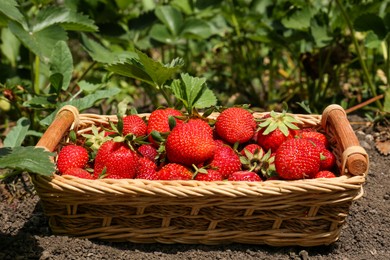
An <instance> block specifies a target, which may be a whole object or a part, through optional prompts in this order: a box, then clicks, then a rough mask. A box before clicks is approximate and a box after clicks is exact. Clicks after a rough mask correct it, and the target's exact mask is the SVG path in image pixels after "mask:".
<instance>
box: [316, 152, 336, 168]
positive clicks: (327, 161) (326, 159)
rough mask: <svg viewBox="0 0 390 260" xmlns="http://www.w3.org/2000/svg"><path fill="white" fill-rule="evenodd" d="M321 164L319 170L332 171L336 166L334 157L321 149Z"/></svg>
mask: <svg viewBox="0 0 390 260" xmlns="http://www.w3.org/2000/svg"><path fill="white" fill-rule="evenodd" d="M320 158H321V164H320V170H328V171H330V170H332V169H333V168H334V166H335V165H336V156H335V155H334V154H333V153H332V152H331V151H329V150H327V149H323V150H322V151H321V152H320Z"/></svg>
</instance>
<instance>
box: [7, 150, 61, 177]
mask: <svg viewBox="0 0 390 260" xmlns="http://www.w3.org/2000/svg"><path fill="white" fill-rule="evenodd" d="M50 156H54V153H50V152H48V151H45V150H44V149H43V148H35V147H33V146H28V147H23V146H19V147H15V148H11V147H4V148H0V169H5V168H8V169H17V170H22V171H27V172H31V173H36V174H41V175H45V176H50V175H52V173H53V172H54V171H55V164H54V163H53V162H52V160H50Z"/></svg>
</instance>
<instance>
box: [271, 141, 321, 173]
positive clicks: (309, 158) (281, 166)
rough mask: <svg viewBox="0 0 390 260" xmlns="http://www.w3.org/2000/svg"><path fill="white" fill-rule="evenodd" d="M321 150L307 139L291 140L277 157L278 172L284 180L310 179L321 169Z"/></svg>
mask: <svg viewBox="0 0 390 260" xmlns="http://www.w3.org/2000/svg"><path fill="white" fill-rule="evenodd" d="M320 162H321V159H320V150H319V149H318V147H317V146H316V145H315V144H314V143H313V142H311V141H310V140H307V139H300V138H298V139H289V140H287V141H285V142H284V143H283V144H281V145H280V147H279V148H278V150H277V151H276V155H275V167H276V172H277V173H278V174H279V176H280V177H281V178H282V179H286V180H297V179H304V178H310V177H312V176H313V175H314V174H316V173H317V172H318V171H319V169H320Z"/></svg>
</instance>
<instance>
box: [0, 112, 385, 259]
mask: <svg viewBox="0 0 390 260" xmlns="http://www.w3.org/2000/svg"><path fill="white" fill-rule="evenodd" d="M354 120H355V119H354V118H351V119H350V121H351V124H352V126H353V127H354V130H355V131H356V135H357V137H358V138H359V140H360V143H361V145H362V146H363V147H364V148H365V149H366V151H367V152H368V154H369V156H370V170H369V174H368V176H367V181H366V183H365V185H364V190H365V195H364V196H363V197H362V198H360V199H359V200H357V201H355V202H354V203H353V205H352V207H351V209H350V213H349V215H348V217H347V222H346V223H345V224H344V226H343V230H342V233H341V236H340V239H339V240H338V241H337V242H335V243H333V244H332V245H329V246H318V247H271V246H258V245H244V244H230V245H223V246H205V245H181V244H175V245H166V244H132V243H109V242H101V241H92V240H86V239H79V238H74V237H67V236H56V235H53V234H51V231H50V229H49V227H48V224H47V218H46V217H45V216H44V214H43V211H42V208H41V205H40V201H39V197H38V196H37V195H35V194H34V191H33V187H32V186H31V183H30V182H29V180H28V176H23V178H24V180H25V183H26V185H27V188H29V189H30V190H32V192H31V193H28V192H27V191H26V190H28V189H26V187H23V185H22V184H23V182H21V181H19V182H17V183H16V184H15V185H13V186H12V185H7V186H6V185H4V183H3V184H1V183H0V196H1V197H0V199H1V204H0V259H10V260H11V259H58V260H60V259H148V260H153V259H180V260H184V259H207V260H210V259H332V260H333V259H343V260H344V259H379V260H381V259H390V156H389V155H388V156H384V155H381V154H380V153H379V152H378V150H377V149H376V148H375V143H374V140H375V138H376V136H378V132H376V130H375V129H373V128H372V127H365V126H364V124H363V125H362V124H359V123H356V124H354V122H355V121H354ZM358 121H361V119H359V118H358V119H356V122H358ZM382 130H383V129H382ZM389 131H390V128H389V127H388V126H387V129H386V130H385V133H386V132H387V133H389ZM382 133H383V132H382ZM11 188H12V189H11Z"/></svg>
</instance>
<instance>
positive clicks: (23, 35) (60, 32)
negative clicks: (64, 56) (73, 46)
mask: <svg viewBox="0 0 390 260" xmlns="http://www.w3.org/2000/svg"><path fill="white" fill-rule="evenodd" d="M9 28H10V29H11V31H12V33H14V34H15V35H16V36H17V37H18V38H19V40H21V41H22V43H23V44H24V46H26V47H27V48H28V49H29V50H30V51H32V52H33V53H34V54H35V55H37V56H39V57H40V59H41V60H42V61H44V62H48V60H49V57H50V55H51V52H52V49H53V46H54V45H55V44H56V43H57V42H58V41H66V40H67V39H68V37H67V34H66V32H65V30H64V29H63V28H61V27H60V26H58V25H52V26H50V27H47V28H45V29H43V30H41V31H38V32H28V31H26V30H24V29H23V27H22V26H21V25H20V24H18V23H15V22H10V23H9Z"/></svg>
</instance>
